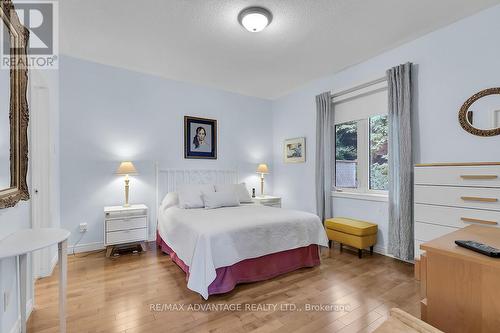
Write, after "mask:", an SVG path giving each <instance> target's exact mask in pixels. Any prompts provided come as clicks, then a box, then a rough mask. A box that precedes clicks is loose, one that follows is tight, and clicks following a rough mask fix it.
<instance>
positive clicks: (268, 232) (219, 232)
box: [158, 205, 328, 299]
mask: <svg viewBox="0 0 500 333" xmlns="http://www.w3.org/2000/svg"><path fill="white" fill-rule="evenodd" d="M158 215H159V216H158V231H159V233H160V236H161V237H162V239H163V240H164V241H165V243H166V244H167V245H168V246H169V247H170V248H172V249H173V250H174V251H175V253H176V254H177V256H178V257H179V258H180V259H181V260H182V261H183V262H184V263H185V264H186V265H188V266H189V280H188V284H187V286H188V288H189V289H191V290H193V291H196V292H197V293H199V294H201V295H202V296H203V297H204V298H205V299H207V298H208V286H209V285H210V284H211V283H212V281H214V280H215V277H216V272H215V270H216V269H217V268H219V267H225V266H230V265H233V264H235V263H237V262H239V261H242V260H245V259H249V258H257V257H261V256H264V255H267V254H271V253H275V252H280V251H285V250H291V249H296V248H299V247H304V246H309V245H311V244H318V245H321V246H328V239H327V237H326V234H325V231H324V229H323V225H322V223H321V221H320V219H319V217H317V216H316V215H314V214H311V213H306V212H301V211H295V210H289V209H282V208H273V207H266V206H261V205H241V206H239V207H226V208H218V209H203V208H200V209H181V208H178V207H171V208H168V209H163V208H160V210H159V214H158Z"/></svg>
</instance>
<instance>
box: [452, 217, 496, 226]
mask: <svg viewBox="0 0 500 333" xmlns="http://www.w3.org/2000/svg"><path fill="white" fill-rule="evenodd" d="M461 220H462V221H463V222H465V223H479V224H489V225H497V224H498V222H495V221H486V220H478V219H471V218H468V217H462V218H461Z"/></svg>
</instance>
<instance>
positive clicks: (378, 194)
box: [332, 190, 389, 202]
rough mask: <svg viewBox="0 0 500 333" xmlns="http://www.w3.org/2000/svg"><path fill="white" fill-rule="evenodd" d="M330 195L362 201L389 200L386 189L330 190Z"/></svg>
mask: <svg viewBox="0 0 500 333" xmlns="http://www.w3.org/2000/svg"><path fill="white" fill-rule="evenodd" d="M382 192H385V193H382ZM332 197H333V198H347V199H355V200H364V201H379V202H389V194H388V193H387V191H370V192H354V191H339V190H335V191H332Z"/></svg>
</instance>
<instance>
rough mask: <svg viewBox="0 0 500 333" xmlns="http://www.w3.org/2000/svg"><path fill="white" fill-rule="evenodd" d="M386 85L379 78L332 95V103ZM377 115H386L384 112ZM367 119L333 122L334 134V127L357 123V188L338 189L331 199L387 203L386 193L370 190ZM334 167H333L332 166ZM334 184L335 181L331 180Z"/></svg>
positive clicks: (379, 88) (372, 91) (369, 92)
mask: <svg viewBox="0 0 500 333" xmlns="http://www.w3.org/2000/svg"><path fill="white" fill-rule="evenodd" d="M387 90H388V84H387V80H386V79H385V78H380V79H377V80H373V81H370V82H367V83H365V84H361V85H358V86H356V87H353V88H351V89H347V90H345V91H343V92H340V93H337V94H333V95H332V96H333V98H332V103H333V104H337V103H344V102H347V101H349V100H352V99H356V98H360V97H363V96H366V95H368V94H371V93H376V92H380V91H387ZM378 114H387V110H386V112H382V113H378ZM369 119H370V118H361V119H359V118H358V119H356V117H353V119H350V120H345V121H342V122H337V121H335V124H334V125H333V131H334V132H335V125H339V124H340V123H344V122H348V121H356V122H357V123H358V131H357V135H358V137H357V140H358V159H357V162H358V168H357V173H356V177H357V180H358V187H357V188H339V189H338V190H333V191H332V197H343V198H351V199H359V200H369V201H385V202H387V201H388V195H389V192H388V191H383V190H372V189H370V170H369V169H370V161H369V156H370V142H369V141H370V135H369ZM360 151H361V152H368V154H359V152H360ZM334 167H335V166H334ZM333 182H334V183H335V179H334V180H333Z"/></svg>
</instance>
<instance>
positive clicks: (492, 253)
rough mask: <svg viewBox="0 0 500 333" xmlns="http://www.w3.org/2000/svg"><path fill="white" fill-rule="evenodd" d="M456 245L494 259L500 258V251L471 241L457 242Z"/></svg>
mask: <svg viewBox="0 0 500 333" xmlns="http://www.w3.org/2000/svg"><path fill="white" fill-rule="evenodd" d="M455 244H457V245H458V246H461V247H465V248H466V249H469V250H472V251H476V252H479V253H481V254H484V255H487V256H488V257H492V258H500V250H499V249H495V248H494V247H491V246H488V245H486V244H483V243H479V242H475V241H471V240H456V241H455Z"/></svg>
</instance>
